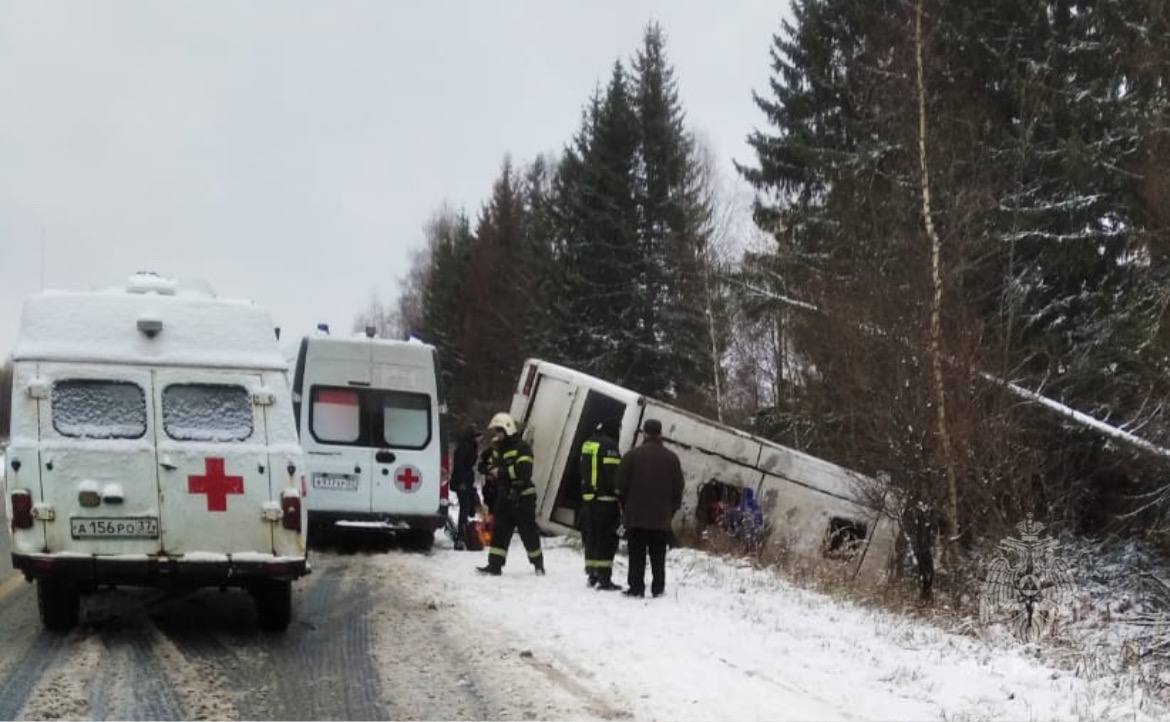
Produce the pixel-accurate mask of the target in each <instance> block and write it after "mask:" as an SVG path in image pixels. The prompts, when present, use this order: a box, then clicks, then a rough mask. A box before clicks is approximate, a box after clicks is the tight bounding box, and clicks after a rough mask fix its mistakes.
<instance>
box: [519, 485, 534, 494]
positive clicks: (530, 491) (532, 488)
mask: <svg viewBox="0 0 1170 722" xmlns="http://www.w3.org/2000/svg"><path fill="white" fill-rule="evenodd" d="M535 493H536V487H535V486H533V487H529V488H527V489H525V490H524V491H522V492H520V496H528V495H529V494H535Z"/></svg>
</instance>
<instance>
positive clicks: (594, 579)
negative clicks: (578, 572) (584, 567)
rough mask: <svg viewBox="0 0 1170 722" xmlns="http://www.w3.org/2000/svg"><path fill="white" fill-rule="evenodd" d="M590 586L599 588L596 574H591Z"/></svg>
mask: <svg viewBox="0 0 1170 722" xmlns="http://www.w3.org/2000/svg"><path fill="white" fill-rule="evenodd" d="M588 584H589V586H591V587H596V586H597V576H596V575H594V574H590V575H589V582H588Z"/></svg>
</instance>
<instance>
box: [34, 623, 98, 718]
mask: <svg viewBox="0 0 1170 722" xmlns="http://www.w3.org/2000/svg"><path fill="white" fill-rule="evenodd" d="M70 641H71V642H72V643H71V644H69V645H63V646H62V648H64V647H65V646H68V648H69V652H70V654H69V656H68V657H67V658H66V659H64V660H63V661H62V663H61V664H59V665H53V668H52V669H50V670H46V672H45V674H44V675H43V676H42V677H41V680H40V682H38V683H37V685H36V686H35V687H34V688H33V690H32V692H30V693H29V695H28V699H27V700H26V701H25V704H24V709H23V710H22V711H21V714H20V719H54V720H55V719H83V718H91V717H93V716H94V715H91V714H90V690H91V688H92V685H93V682H94V678H95V676H96V673H97V669H98V664H99V663H100V662H101V658H102V643H101V640H100V639H98V638H97V637H96V636H94V635H92V634H89V635H86V636H83V637H81V638H80V639H71V640H70Z"/></svg>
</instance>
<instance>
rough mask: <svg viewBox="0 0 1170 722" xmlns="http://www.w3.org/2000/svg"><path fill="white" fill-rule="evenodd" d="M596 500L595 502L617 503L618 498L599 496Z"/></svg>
mask: <svg viewBox="0 0 1170 722" xmlns="http://www.w3.org/2000/svg"><path fill="white" fill-rule="evenodd" d="M590 496H592V494H590ZM596 500H597V501H617V500H618V498H617V497H616V496H599V497H597V498H596Z"/></svg>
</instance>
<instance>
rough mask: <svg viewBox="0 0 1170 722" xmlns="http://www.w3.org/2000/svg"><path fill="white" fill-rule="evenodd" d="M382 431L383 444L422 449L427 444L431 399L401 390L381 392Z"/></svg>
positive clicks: (429, 434) (424, 395)
mask: <svg viewBox="0 0 1170 722" xmlns="http://www.w3.org/2000/svg"><path fill="white" fill-rule="evenodd" d="M381 397H382V417H383V424H382V431H383V440H384V441H385V442H386V445H387V446H389V447H391V448H397V449H423V448H426V445H427V444H428V443H430V441H431V397H429V396H427V395H426V394H412V393H405V392H402V391H383V392H381Z"/></svg>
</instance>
